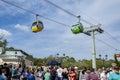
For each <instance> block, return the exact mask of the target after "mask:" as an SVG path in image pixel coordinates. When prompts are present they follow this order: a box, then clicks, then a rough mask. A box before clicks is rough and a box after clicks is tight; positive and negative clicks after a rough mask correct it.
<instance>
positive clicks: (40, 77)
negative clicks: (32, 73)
mask: <svg viewBox="0 0 120 80" xmlns="http://www.w3.org/2000/svg"><path fill="white" fill-rule="evenodd" d="M36 77H37V80H43V79H44V71H43V68H42V67H40V68H38V70H37V73H36Z"/></svg>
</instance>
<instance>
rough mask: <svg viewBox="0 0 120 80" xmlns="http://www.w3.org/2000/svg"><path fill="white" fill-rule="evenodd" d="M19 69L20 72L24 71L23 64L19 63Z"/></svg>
mask: <svg viewBox="0 0 120 80" xmlns="http://www.w3.org/2000/svg"><path fill="white" fill-rule="evenodd" d="M18 71H19V72H20V73H22V71H23V68H22V65H21V64H19V69H18Z"/></svg>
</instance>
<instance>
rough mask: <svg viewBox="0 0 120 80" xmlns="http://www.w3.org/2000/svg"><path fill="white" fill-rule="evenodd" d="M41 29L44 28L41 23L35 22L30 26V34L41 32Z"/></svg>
mask: <svg viewBox="0 0 120 80" xmlns="http://www.w3.org/2000/svg"><path fill="white" fill-rule="evenodd" d="M43 28H44V26H43V23H42V22H41V21H38V20H37V21H35V22H34V23H33V24H32V32H34V33H37V32H40V31H42V30H43Z"/></svg>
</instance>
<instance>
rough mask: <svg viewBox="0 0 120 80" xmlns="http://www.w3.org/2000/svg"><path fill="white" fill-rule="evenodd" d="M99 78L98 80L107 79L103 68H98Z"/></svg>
mask: <svg viewBox="0 0 120 80" xmlns="http://www.w3.org/2000/svg"><path fill="white" fill-rule="evenodd" d="M99 78H100V80H107V73H106V70H105V68H101V69H100V70H99Z"/></svg>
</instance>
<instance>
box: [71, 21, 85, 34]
mask: <svg viewBox="0 0 120 80" xmlns="http://www.w3.org/2000/svg"><path fill="white" fill-rule="evenodd" d="M71 31H72V33H73V34H78V33H82V32H83V25H82V23H80V22H78V23H77V24H76V25H73V26H72V28H71Z"/></svg>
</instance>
